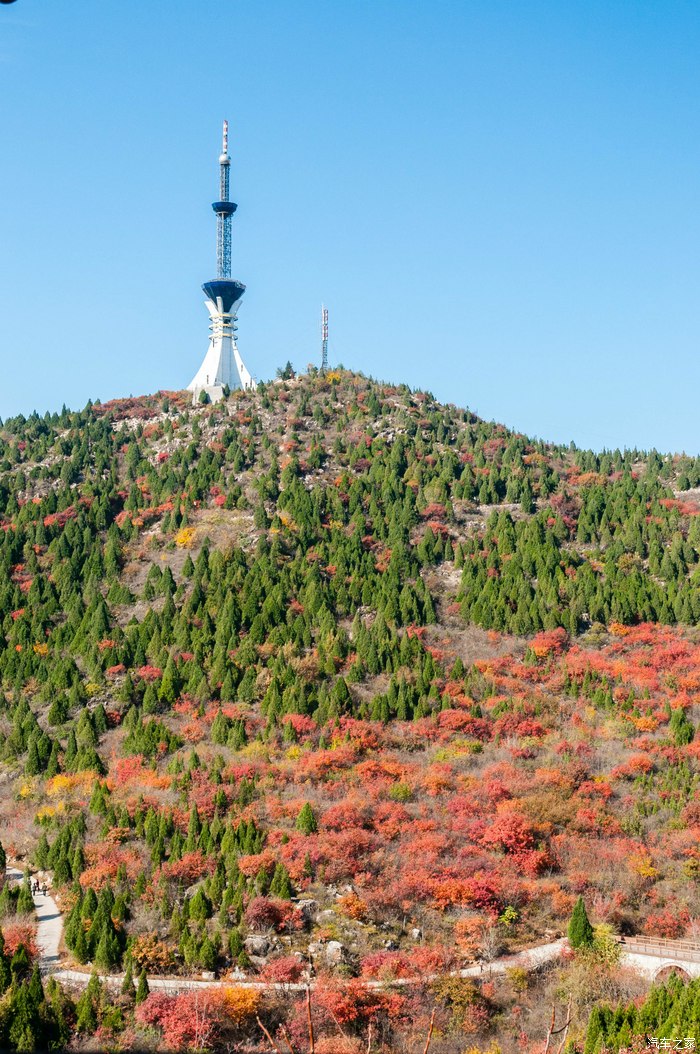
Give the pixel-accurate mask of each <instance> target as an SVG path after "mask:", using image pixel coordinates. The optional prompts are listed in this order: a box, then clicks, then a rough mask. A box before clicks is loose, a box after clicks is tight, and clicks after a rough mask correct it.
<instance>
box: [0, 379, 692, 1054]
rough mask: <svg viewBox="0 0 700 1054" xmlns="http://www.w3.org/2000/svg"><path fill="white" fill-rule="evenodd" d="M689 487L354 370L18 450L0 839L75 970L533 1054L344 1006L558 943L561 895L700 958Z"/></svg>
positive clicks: (162, 407)
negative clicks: (61, 919) (201, 987)
mask: <svg viewBox="0 0 700 1054" xmlns="http://www.w3.org/2000/svg"><path fill="white" fill-rule="evenodd" d="M698 484H700V460H699V459H695V458H687V457H678V456H677V457H661V456H659V455H658V454H656V453H651V454H645V453H642V452H639V451H628V452H625V453H624V454H623V453H620V452H614V453H604V454H602V455H595V454H593V453H591V452H588V451H579V450H577V449H575V448H573V447H571V448H569V447H557V446H551V445H547V444H545V443H542V442H534V441H531V440H528V439H527V438H526V437H524V436H522V435H518V434H515V433H513V432H511V431H508V430H507V429H506V428H504V427H502V426H499V425H495V424H488V423H486V422H483V421H480V420H478V419H477V418H476V417H475V416H474V415H472V414H471V413H469V412H468V411H463V410H458V409H456V408H455V407H452V406H441V405H439V404H438V403H437V402H436V401H435V400H434V399H433V398H432V397H431V396H430V395H426V394H424V393H420V392H411V391H410V390H409V389H408V388H406V387H403V386H402V387H392V386H389V385H384V384H378V383H376V382H373V381H369V380H367V379H365V378H363V377H360V376H358V375H354V374H351V373H349V372H345V371H334V372H332V373H328V374H326V375H325V376H323V375H319V374H315V373H312V374H309V375H307V376H304V377H300V378H296V379H293V380H289V381H278V382H276V383H272V384H269V385H261V386H260V387H259V389H258V390H257V391H256V392H255V393H242V392H238V393H233V394H232V395H231V396H230V397H229V398H228V399H226V400H225V401H224V402H222V403H220V404H217V405H216V406H213V407H212V406H207V405H204V406H198V407H197V408H192V407H190V406H189V402H188V400H187V398H186V397H185V395H183V394H182V393H180V394H178V393H160V394H159V395H158V396H154V397H149V398H143V399H131V400H119V401H114V402H111V403H105V404H94V405H89V406H88V407H87V408H86V409H85V410H84V411H82V412H79V413H73V412H69V411H66V410H64V411H63V412H62V413H61V414H57V415H53V416H52V415H46V416H45V417H39V416H36V415H34V416H32V417H30V418H29V419H24V418H15V419H12V420H9V421H6V422H5V423H4V424H3V425H2V427H0V527H1V528H2V530H0V568H1V569H2V573H1V574H0V680H1V684H2V695H1V697H0V780H1V781H2V782H1V783H0V841H2V844H3V846H4V847H5V850H6V852H7V855H8V857H10V858H12V859H13V860H14V861H17V862H20V863H21V864H24V865H26V864H27V863H31V865H32V866H33V867H35V868H39V869H41V870H42V871H46V872H48V873H51V875H52V876H53V883H54V889H55V890H57V891H58V893H59V898H60V903H61V907H62V909H63V910H64V912H65V915H66V929H65V943H66V957H67V959H70V960H71V961H72V962H73V963H74V964H75V965H79V964H86V963H88V962H89V963H94V964H95V965H96V966H97V967H99V968H100V969H101V970H103V971H109V970H111V969H117V968H126V969H127V970H128V971H129V972H130V974H132V975H133V976H134V977H135V978H137V977H138V976H139V975H140V974H141V972H142V971H144V972H145V973H144V977H145V974H154V973H163V974H165V973H169V974H178V973H179V974H183V973H184V974H194V973H197V974H201V971H203V970H204V971H212V972H214V973H216V974H217V975H221V976H225V975H230V974H231V971H238V976H240V977H243V976H245V977H247V978H249V979H250V978H255V979H261V980H270V981H283V982H294V981H300V980H304V979H307V978H308V977H310V976H312V975H316V976H321V977H323V978H325V979H326V982H327V986H328V987H327V989H326V990H325V992H324V993H323V994H319V995H318V996H317V1005H316V1009H315V1011H314V1012H315V1013H317V1014H318V1015H319V1028H320V1030H321V1033H322V1034H323V1033H324V1029H325V1030H326V1031H327V1032H328V1035H329V1036H330V1034H331V1033H332V1032H333V1028H334V1026H333V1021H332V1019H333V1016H334V1015H335V1017H336V1018H338V1017H339V1019H340V1023H341V1025H342V1026H343V1027H342V1028H341V1032H343V1033H347V1035H346V1036H345V1038H346V1039H347V1040H348V1042H350V1040H352V1042H354V1041H355V1039H354V1037H357V1036H363V1037H364V1036H365V1034H366V1028H367V1024H368V1022H369V1021H373V1022H374V1023H375V1025H374V1027H375V1028H379V1029H380V1030H383V1031H381V1035H382V1036H383V1040H382V1041H383V1042H386V1043H387V1044H391V1043H393V1042H394V1041H395V1037H396V1036H401V1035H403V1036H404V1037H405V1036H406V1035H407V1034H408V1033H409V1032H410V1027H409V1023H410V1022H414V1023H415V1022H418V1024H417V1025H416V1028H418V1029H422V1030H423V1032H425V1031H426V1030H427V1027H428V1019H429V1016H430V1010H431V1007H433V1006H437V1007H438V1012H439V1016H438V1018H437V1022H438V1024H437V1027H438V1031H439V1035H440V1037H442V1038H441V1040H440V1041H441V1042H443V1043H444V1044H445V1046H444V1049H445V1050H448V1049H449V1050H451V1049H453V1048H452V1047H451V1046H450V1043H451V1042H452V1039H450V1037H453V1039H454V1037H455V1036H457V1037H458V1038H457V1040H455V1042H457V1043H459V1042H460V1041H461V1042H462V1046H461V1047H459V1046H457V1047H455V1048H454V1049H459V1050H462V1049H464V1042H463V1037H464V1035H471V1036H472V1037H477V1039H478V1040H479V1042H480V1043H481V1045H482V1046H484V1047H486V1046H487V1045H488V1043H489V1042H490V1040H489V1036H490V1035H491V1036H493V1034H494V1029H497V1030H499V1031H498V1035H499V1043H501V1045H502V1046H503V1047H510V1046H511V1045H512V1047H513V1049H516V1048H517V1049H519V1050H523V1049H528V1048H527V1043H528V1042H529V1041H532V1042H533V1043H534V1044H535V1046H536V1045H537V1041H538V1039H539V1040H541V1038H542V1034H543V1033H542V1031H541V1030H542V1027H543V1024H542V1018H541V1016H539V1017H538V1016H537V1009H536V1008H537V999H535V1000H534V1002H533V1009H532V1016H531V1019H530V1023H529V1025H528V1023H527V1022H525V1021H524V1020H523V1019H522V1017H521V1016H519V1014H518V1013H512V1011H513V1008H514V1007H516V1008H517V1006H518V1005H521V1004H522V1002H523V1000H524V999H525V996H524V995H523V991H524V988H523V987H522V986H521V988H520V989H519V988H518V986H517V984H516V982H515V981H512V984H511V986H510V988H506V989H504V990H503V991H501V990H499V991H491V992H489V990H488V989H487V991H486V992H484V991H483V990H481V989H478V988H477V986H475V985H473V984H471V982H470V985H471V987H470V988H469V991H468V992H466V994H465V991H462V990H461V989H460V991H459V992H458V991H456V990H452V989H449V986H448V988H444V989H443V990H440V989H435V990H434V991H431V992H426V991H424V990H423V989H422V988H420V994H418V991H419V989H418V988H408V987H407V988H406V989H405V990H401V991H393V990H392V991H391V993H390V994H388V993H387V992H385V990H383V989H381V988H374V989H371V991H372V992H373V993H374V994H373V995H372V996H371V998H370V996H369V995H368V991H369V990H368V989H367V988H362V987H361V985H360V981H363V980H386V979H392V978H401V977H405V978H409V979H415V980H419V979H420V978H421V977H424V976H425V975H429V974H436V975H437V974H441V973H445V972H448V971H449V970H451V969H454V968H456V967H459V966H462V965H464V963H466V962H468V961H471V960H472V959H473V958H474V957H475V956H480V957H481V958H482V960H485V961H487V960H488V959H490V958H493V957H494V956H495V955H497V954H498V952H499V951H500V950H503V949H505V948H509V949H511V950H515V949H518V948H520V947H523V946H525V945H527V943H528V942H534V941H536V940H542V939H543V938H544V937H545V936H546V935H548V934H549V935H550V936H551V935H553V934H556V933H560V932H563V931H564V930H565V928H566V924H567V922H568V919H569V917H570V915H571V911H572V909H573V906H574V904H575V902H576V900H577V897H578V896H579V895H580V894H582V895H583V896H584V899H585V900H586V903H587V905H588V908H589V913H590V914H591V917H592V918H593V919H594V921H595V922H597V923H607V924H608V925H609V927H611V928H612V929H614V930H616V931H618V932H627V933H634V932H645V933H649V934H655V935H657V936H664V937H680V936H683V935H686V934H688V933H689V932H691V931H693V928H694V926H695V920H696V918H697V917H698V916H700V895H699V892H698V879H699V878H700V852H699V851H698V835H699V834H700V802H698V800H697V799H698V787H699V782H700V780H699V776H698V771H699V770H698V757H699V756H700V750H699V749H698V741H696V739H695V726H696V722H697V718H698V712H697V700H698V692H699V691H700V631H698V630H697V629H696V628H695V624H696V623H697V622H698V621H699V620H700V518H699V515H698V514H699V513H700V492H698V491H696V490H695V489H694V488H696V487H697V486H698ZM21 897H22V893H21V891H20V890H19V889H15V890H12V889H11V888H10V886H9V885H6V886H5V888H4V889H3V891H2V893H0V912H1V913H2V921H3V929H4V930H5V932H6V941H8V934H9V946H10V947H11V948H12V947H17V946H18V942H19V943H21V941H20V940H19V938H18V936H17V934H18V933H19V932H20V931H21V927H22V926H23V925H24V924H25V922H26V918H25V917H24V916H23V914H22V904H21ZM0 952H1V949H0ZM0 960H2V955H1V954H0ZM0 965H1V963H0ZM599 967H600V963H598V964H597V965H596V969H598V968H599ZM611 968H612V967H611ZM1 973H2V971H1V970H0V974H1ZM8 984H9V974H8ZM523 984H525V982H523ZM338 986H340V988H338ZM0 987H2V985H0ZM329 993H330V994H329ZM334 993H335V994H334ZM142 995H143V993H142ZM56 998H58V997H56ZM91 999H93V1003H94V1005H93V1004H92V1003H91V1004H90V1005H91V1007H92V1010H91V1014H92V1016H90V1022H91V1023H92V1026H91V1027H92V1031H94V1028H95V1027H98V1024H99V1020H100V1018H101V1016H104V1014H106V1011H105V1010H104V1008H103V1009H99V1006H98V1004H99V999H97V997H95V996H94V993H93V996H91ZM324 999H325V1002H324ZM343 999H344V1000H345V1002H344V1003H343V1002H342V1000H343ZM334 1000H335V1001H334ZM57 1005H58V1004H57ZM86 1005H87V1004H86ZM142 1007H145V1008H146V1009H145V1010H144V1009H141V1011H140V1014H141V1017H140V1018H139V1019H138V1020H139V1021H140V1024H141V1026H142V1027H143V1028H148V1027H151V1028H154V1029H156V1032H157V1031H158V1029H160V1033H159V1034H162V1035H165V1038H166V1041H167V1042H169V1043H171V1045H176V1046H177V1045H179V1044H180V1042H182V1044H184V1045H186V1043H185V1040H184V1039H182V1037H180V1038H179V1039H178V1038H177V1037H176V1036H175V1033H173V1034H168V1032H167V1027H166V1024H164V1022H165V1010H163V1008H162V1007H161V1011H158V1012H157V1007H156V1004H155V1003H153V1001H152V999H151V1000H150V1001H149V1000H146V1001H145V1002H143V1003H142ZM148 1008H150V1009H148ZM588 1008H589V1003H588V1002H586V999H583V998H582V1002H581V1013H582V1014H583V1013H584V1011H586V1012H587V1010H588ZM229 1010H230V1008H229ZM56 1012H57V1013H58V1011H56ZM161 1012H162V1018H159V1016H158V1014H159V1013H161ZM258 1012H263V1011H262V1010H261V1004H260V1003H259V1000H257V1001H256V1000H252V1001H250V1005H248V1006H247V1009H246V1008H244V1010H240V1014H239V1017H240V1020H238V1019H236V1021H234V1026H233V1035H234V1038H235V1037H238V1038H237V1040H236V1041H242V1037H244V1036H248V1037H249V1038H250V1035H251V1034H252V1033H251V1032H250V1029H252V1030H253V1032H255V1022H254V1016H255V1014H256V1013H258ZM267 1012H268V1013H269V1015H271V1016H270V1017H269V1019H268V1021H269V1024H270V1027H271V1028H273V1026H274V1027H276V1026H277V1024H279V1022H280V1021H282V1020H285V1019H286V1020H287V1021H288V1023H289V1027H290V1029H291V1033H292V1036H293V1037H295V1036H296V1037H297V1039H298V1037H299V1036H300V1035H302V1034H303V1028H302V1022H303V1020H304V1012H303V1008H300V1007H296V1006H295V1005H292V1006H290V1007H287V1008H286V1009H284V1010H283V1009H281V1008H280V1007H279V1006H275V1007H273V1008H271V1009H270V1008H269V1007H268V1010H267ZM61 1013H64V1011H63V1010H61ZM66 1013H69V1012H68V1011H66ZM86 1013H87V1011H86ZM138 1013H139V1011H137V1017H138ZM149 1013H150V1014H151V1019H149V1020H146V1018H147V1017H148V1014H149ZM295 1015H296V1016H295ZM324 1015H325V1016H324ZM69 1016H70V1015H69ZM93 1017H94V1021H93ZM1 1018H2V1015H1V1014H0V1027H1V1026H2V1021H1ZM230 1018H231V1014H230V1013H229V1019H230ZM234 1018H235V1014H234ZM128 1020H131V1019H129V1018H128V1015H127V1014H126V1013H123V1014H122V1017H121V1019H117V1018H114V1019H111V1018H110V1019H109V1021H111V1024H109V1027H108V1031H109V1030H110V1029H111V1032H110V1035H112V1037H114V1036H118V1035H119V1034H121V1032H123V1031H124V1029H125V1028H126V1024H125V1022H127V1021H128ZM120 1022H121V1023H120ZM236 1022H237V1023H236ZM582 1022H583V1018H581V1022H580V1024H581V1027H583V1024H582ZM336 1023H337V1022H336ZM229 1024H230V1020H229ZM105 1027H106V1028H107V1025H105ZM132 1027H135V1026H134V1025H133V1021H131V1023H130V1024H129V1028H132ZM304 1027H305V1026H304ZM237 1028H238V1029H239V1032H236V1029H237ZM246 1029H248V1031H247V1032H246ZM295 1029H296V1032H295ZM90 1031H91V1029H90V1028H88V1027H87V1026H86V1027H85V1029H84V1032H86V1033H89V1032H90ZM421 1034H422V1033H421ZM459 1037H462V1040H460V1039H459ZM523 1037H524V1038H523ZM437 1041H438V1037H437V1035H436V1040H435V1042H437ZM475 1041H476V1040H475ZM115 1042H116V1040H115ZM329 1042H330V1040H329ZM358 1042H359V1040H358ZM362 1043H363V1044H364V1045H366V1043H365V1039H364V1038H363V1039H362ZM317 1049H318V1050H319V1051H320V1050H321V1048H317ZM346 1049H347V1051H350V1050H352V1049H354V1048H352V1044H351V1045H350V1046H349V1047H347V1048H346ZM397 1049H398V1048H397ZM326 1054H332V1052H331V1048H330V1047H329V1048H328V1050H327V1051H326ZM589 1054H590V1052H589Z"/></svg>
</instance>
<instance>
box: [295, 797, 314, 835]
mask: <svg viewBox="0 0 700 1054" xmlns="http://www.w3.org/2000/svg"><path fill="white" fill-rule="evenodd" d="M296 829H297V831H301V833H302V834H315V833H316V831H318V821H317V820H316V816H315V814H314V811H313V809H312V808H311V806H310V805H309V803H308V802H306V803H305V804H304V805H303V806H302V808H301V811H300V813H299V815H298V816H297V822H296Z"/></svg>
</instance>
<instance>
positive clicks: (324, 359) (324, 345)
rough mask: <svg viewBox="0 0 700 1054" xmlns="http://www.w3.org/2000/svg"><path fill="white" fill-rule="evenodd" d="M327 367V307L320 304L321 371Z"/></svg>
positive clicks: (323, 371) (324, 370)
mask: <svg viewBox="0 0 700 1054" xmlns="http://www.w3.org/2000/svg"><path fill="white" fill-rule="evenodd" d="M327 369H328V308H327V307H323V306H321V372H322V373H325V372H326V371H327Z"/></svg>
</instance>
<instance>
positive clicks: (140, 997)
mask: <svg viewBox="0 0 700 1054" xmlns="http://www.w3.org/2000/svg"><path fill="white" fill-rule="evenodd" d="M149 993H150V989H149V987H148V978H147V977H146V971H145V970H142V971H141V973H140V974H139V983H138V985H137V986H136V1005H137V1006H138V1005H139V1004H140V1003H143V1002H144V1000H145V999H148V996H149Z"/></svg>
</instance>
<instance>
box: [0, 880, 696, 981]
mask: <svg viewBox="0 0 700 1054" xmlns="http://www.w3.org/2000/svg"><path fill="white" fill-rule="evenodd" d="M6 873H7V878H8V880H9V881H10V882H14V883H17V882H21V881H22V879H23V877H24V875H23V873H22V871H20V870H19V869H18V868H16V867H8V868H7V872H6ZM34 907H35V910H36V915H37V924H38V925H37V944H38V945H39V953H40V958H39V966H40V969H41V971H42V973H52V974H53V976H54V977H55V978H56V980H58V981H62V982H63V983H64V984H67V985H70V986H71V987H75V988H84V987H85V986H86V985H87V983H88V981H89V980H90V978H91V976H92V974H91V973H90V972H89V971H87V970H61V969H57V967H58V966H59V964H60V956H59V947H60V944H61V935H62V933H63V918H62V916H61V912H60V910H59V908H58V905H57V903H56V901H55V900H54V899H53V897H52V896H50V894H46V895H44V894H43V893H37V894H35V896H34ZM618 940H620V943H621V944H622V958H623V961H626V962H628V963H629V965H630V966H634V968H635V969H637V970H640V972H642V973H647V974H649V976H652V977H653V976H655V975H656V973H657V972H658V970H659V969H662V968H665V967H668V966H670V965H683V967H684V968H685V969H686V972H688V973H690V974H691V975H695V974H696V971H697V973H700V944H698V943H697V942H694V941H671V940H658V939H654V938H649V937H628V938H618ZM566 945H567V941H566V939H565V938H564V937H562V938H560V939H559V940H556V941H549V942H548V943H546V944H539V945H537V946H536V947H534V948H529V949H527V950H526V951H522V952H516V953H515V954H514V955H504V956H501V958H499V959H495V960H494V961H493V962H491V963H477V964H475V965H474V966H467V967H466V968H465V969H463V970H453V971H452V972H451V973H449V974H448V975H447V976H449V977H484V978H485V977H488V976H489V975H490V974H501V973H505V972H506V970H509V969H512V968H513V967H521V968H524V969H529V970H531V969H535V968H536V967H537V966H541V965H542V964H543V963H546V962H551V961H552V960H554V959H557V958H559V956H560V955H561V953H562V951H563V950H564V948H565V947H566ZM679 959H680V960H681V962H680V963H678V960H679ZM691 963H692V964H694V966H695V969H693V968H692V966H690V964H691ZM689 967H690V968H689ZM441 976H444V975H442V974H431V975H429V976H422V977H406V978H398V979H396V980H394V981H389V982H387V981H365V982H364V983H365V985H366V987H367V988H384V987H386V986H387V984H389V985H390V986H391V987H393V988H405V987H411V986H412V985H417V984H425V983H426V982H429V981H435V980H437V979H438V978H439V977H441ZM123 979H124V975H123V974H101V975H100V980H101V981H102V982H103V983H104V984H106V985H107V986H108V987H109V988H112V989H114V988H119V987H121V984H122V981H123ZM148 984H149V987H150V988H151V989H152V990H153V991H162V992H168V993H170V994H176V993H178V992H189V991H196V990H198V989H200V988H221V987H224V986H227V985H234V984H235V985H237V986H239V987H241V988H251V989H254V990H256V991H262V990H265V989H267V990H274V989H277V990H282V991H287V992H303V991H305V990H306V988H307V985H306V984H305V983H302V982H299V983H295V984H279V983H275V982H271V981H246V980H244V979H239V978H238V977H236V976H233V977H229V978H228V979H224V980H221V981H204V980H195V979H193V978H187V977H149V978H148ZM310 987H311V988H313V987H314V982H313V981H312V982H311V984H310Z"/></svg>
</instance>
